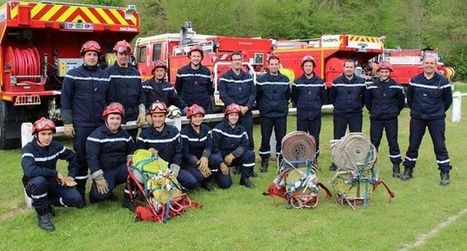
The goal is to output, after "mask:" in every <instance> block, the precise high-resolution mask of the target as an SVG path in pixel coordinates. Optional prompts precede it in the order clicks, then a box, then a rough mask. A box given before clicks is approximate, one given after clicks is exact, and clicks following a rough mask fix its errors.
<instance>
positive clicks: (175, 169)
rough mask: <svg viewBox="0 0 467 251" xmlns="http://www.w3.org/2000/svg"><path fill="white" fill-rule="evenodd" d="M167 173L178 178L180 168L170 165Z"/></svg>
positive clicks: (173, 164)
mask: <svg viewBox="0 0 467 251" xmlns="http://www.w3.org/2000/svg"><path fill="white" fill-rule="evenodd" d="M169 172H170V173H171V174H172V175H173V176H175V177H177V176H178V172H180V166H179V165H177V164H175V163H172V164H170V166H169Z"/></svg>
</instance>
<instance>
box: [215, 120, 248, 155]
mask: <svg viewBox="0 0 467 251" xmlns="http://www.w3.org/2000/svg"><path fill="white" fill-rule="evenodd" d="M212 149H213V150H212V151H213V152H219V151H220V153H221V155H222V156H223V157H224V156H226V155H227V154H229V153H232V154H233V155H234V157H235V158H237V157H239V156H241V155H242V154H243V153H244V152H245V151H246V150H248V149H250V141H249V139H248V134H247V133H246V130H245V128H244V127H243V126H242V125H240V124H237V125H235V127H234V128H232V126H230V124H229V122H228V121H227V120H224V121H222V122H220V123H219V124H217V125H216V127H214V129H212Z"/></svg>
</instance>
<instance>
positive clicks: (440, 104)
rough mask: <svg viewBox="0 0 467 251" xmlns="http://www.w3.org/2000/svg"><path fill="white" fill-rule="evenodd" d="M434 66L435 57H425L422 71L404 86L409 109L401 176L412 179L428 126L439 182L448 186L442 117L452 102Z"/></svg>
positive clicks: (447, 156) (449, 167)
mask: <svg viewBox="0 0 467 251" xmlns="http://www.w3.org/2000/svg"><path fill="white" fill-rule="evenodd" d="M436 66H437V62H436V58H434V57H432V56H427V57H425V58H424V59H423V73H420V74H419V75H417V76H415V77H413V78H412V79H411V80H410V83H409V87H408V89H407V103H408V105H409V108H410V138H409V141H410V143H409V149H408V150H407V153H406V155H405V160H404V168H405V170H404V174H403V175H402V177H401V179H402V180H409V179H411V178H412V174H413V169H414V168H415V161H416V160H417V157H418V148H419V146H420V143H421V141H422V138H423V135H424V134H425V129H426V128H427V127H428V131H429V132H430V135H431V140H432V141H433V147H434V152H435V155H436V162H437V163H438V169H439V170H440V176H441V182H440V185H442V186H446V185H449V171H450V170H451V168H452V167H451V165H450V160H449V155H448V150H447V148H446V142H445V140H446V138H445V136H444V132H445V130H446V125H445V121H444V119H445V118H446V111H447V110H448V109H449V107H450V106H451V103H452V91H451V84H450V83H449V80H448V79H447V78H445V77H443V76H442V75H441V74H439V73H437V72H436Z"/></svg>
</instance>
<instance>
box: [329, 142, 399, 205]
mask: <svg viewBox="0 0 467 251" xmlns="http://www.w3.org/2000/svg"><path fill="white" fill-rule="evenodd" d="M331 156H332V160H333V162H334V164H335V165H336V166H337V171H336V175H335V176H334V178H332V180H331V185H332V187H333V188H334V191H335V193H336V197H337V201H338V202H339V203H340V204H341V205H349V206H350V207H351V208H352V209H355V208H356V206H357V205H363V207H365V208H366V207H367V206H368V202H369V199H370V196H371V193H372V192H373V191H374V190H375V189H376V187H378V185H380V184H383V185H384V186H385V187H386V190H387V192H388V194H389V201H391V200H392V199H393V198H394V193H393V192H392V191H391V190H390V189H389V187H388V186H387V185H386V184H385V183H384V182H383V181H382V180H380V179H379V178H378V175H377V173H376V170H375V164H376V160H377V156H376V148H375V147H374V146H373V144H371V142H370V141H369V140H368V139H367V138H366V137H365V136H364V135H363V134H362V133H349V134H347V135H345V136H344V137H342V138H341V139H340V140H336V141H334V144H333V145H332V146H331Z"/></svg>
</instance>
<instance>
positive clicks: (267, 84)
mask: <svg viewBox="0 0 467 251" xmlns="http://www.w3.org/2000/svg"><path fill="white" fill-rule="evenodd" d="M289 99H290V84H289V79H288V78H287V77H286V76H285V75H282V74H280V73H279V75H278V76H273V75H271V74H270V73H269V72H268V73H265V74H263V75H261V76H259V77H258V79H257V83H256V100H257V102H258V108H259V113H260V114H261V116H264V117H267V118H278V117H285V116H287V114H288V113H289Z"/></svg>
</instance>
